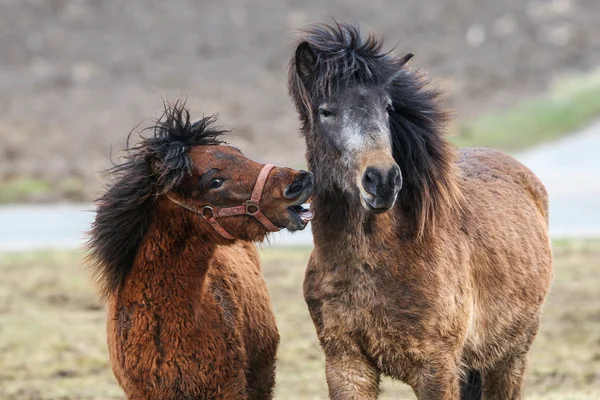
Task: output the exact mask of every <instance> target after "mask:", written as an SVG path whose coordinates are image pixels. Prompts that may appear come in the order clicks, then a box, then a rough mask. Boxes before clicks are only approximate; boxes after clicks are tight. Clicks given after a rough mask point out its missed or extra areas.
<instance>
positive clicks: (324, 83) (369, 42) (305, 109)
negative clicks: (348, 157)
mask: <svg viewBox="0 0 600 400" xmlns="http://www.w3.org/2000/svg"><path fill="white" fill-rule="evenodd" d="M301 46H309V48H310V50H311V51H312V54H313V55H312V57H313V60H314V70H313V71H311V72H310V73H311V76H310V79H308V80H307V79H306V78H305V77H303V76H301V73H302V71H300V73H299V68H301V66H299V65H298V64H297V61H298V60H296V57H295V56H294V57H293V58H292V60H291V62H290V65H289V75H288V87H289V92H290V96H291V97H292V99H293V101H294V104H295V106H296V109H297V111H298V113H299V115H300V119H301V122H302V131H303V133H304V134H307V133H308V132H309V131H310V129H312V126H311V125H312V122H311V121H312V116H313V113H314V110H313V101H314V99H316V98H317V97H319V96H328V95H331V94H332V93H334V92H335V90H337V89H340V88H344V87H349V86H351V85H357V84H374V85H378V86H381V87H383V88H384V89H385V90H386V91H387V92H388V94H389V95H390V98H391V99H392V103H393V109H394V111H392V112H391V113H390V128H391V133H392V151H393V157H394V159H395V161H396V162H397V163H398V165H399V166H400V169H401V171H402V177H403V181H404V187H403V188H402V190H401V191H400V194H399V199H398V204H399V206H400V207H402V208H403V209H404V211H405V213H406V214H407V215H408V216H409V217H411V219H412V220H413V221H414V223H415V229H416V232H417V234H419V235H421V234H422V233H423V232H424V230H425V228H426V227H431V228H433V226H434V225H435V221H436V219H439V218H440V217H442V216H443V214H445V211H446V210H448V209H450V208H453V207H454V206H456V204H457V203H458V201H459V197H460V190H459V188H458V184H457V179H456V166H455V164H454V160H455V150H454V148H453V147H452V146H451V145H450V144H449V143H448V142H447V140H446V139H445V138H444V131H445V126H446V123H447V122H448V120H449V113H448V112H446V111H445V110H443V109H442V107H441V104H440V97H441V93H440V92H439V91H438V90H436V89H435V88H433V87H432V86H431V85H430V83H429V81H428V80H427V79H426V77H425V74H423V73H421V72H419V71H416V72H415V71H412V70H410V69H408V68H407V67H406V65H405V64H406V63H407V61H408V60H410V58H412V56H413V55H412V54H411V53H409V54H407V55H405V56H403V57H398V56H395V55H394V54H393V53H392V52H391V51H389V52H383V51H382V48H383V42H382V40H381V39H380V38H377V37H375V36H373V35H372V34H370V35H368V36H367V37H366V39H365V38H363V37H362V36H361V33H360V30H359V28H358V27H356V26H352V25H347V24H341V23H337V22H334V23H333V24H315V25H313V26H311V27H309V28H307V29H305V30H303V31H302V32H301V33H300V41H299V46H298V49H300V48H301ZM313 151H315V150H314V149H313Z"/></svg>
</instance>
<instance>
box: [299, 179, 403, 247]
mask: <svg viewBox="0 0 600 400" xmlns="http://www.w3.org/2000/svg"><path fill="white" fill-rule="evenodd" d="M311 209H312V210H313V212H314V215H315V216H314V219H313V221H312V222H311V224H312V231H313V235H314V242H315V247H316V248H317V249H320V250H322V251H324V252H325V253H331V254H340V253H342V251H340V250H342V249H343V253H345V254H347V255H348V256H350V257H351V258H356V256H357V255H360V254H367V253H371V254H372V252H373V251H386V250H387V249H388V248H389V244H390V243H394V242H397V241H398V240H403V239H406V240H408V239H411V238H412V237H413V236H414V235H413V233H412V232H413V230H412V229H409V225H408V222H409V221H408V218H407V217H406V216H405V215H404V214H403V212H402V210H401V209H400V208H399V207H394V208H393V209H391V210H389V211H387V212H385V213H382V214H373V213H369V212H367V211H366V210H365V209H364V208H363V206H362V205H361V204H360V201H359V200H358V199H354V198H353V197H352V196H351V195H350V194H345V193H341V192H338V191H335V192H331V191H320V192H318V193H317V194H315V196H314V197H313V200H312V203H311Z"/></svg>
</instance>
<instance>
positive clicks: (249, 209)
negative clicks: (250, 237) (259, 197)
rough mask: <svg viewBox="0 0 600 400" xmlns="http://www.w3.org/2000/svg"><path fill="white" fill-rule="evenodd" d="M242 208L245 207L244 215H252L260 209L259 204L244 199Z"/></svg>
mask: <svg viewBox="0 0 600 400" xmlns="http://www.w3.org/2000/svg"><path fill="white" fill-rule="evenodd" d="M244 208H245V209H246V215H251V216H253V215H254V214H256V213H257V212H259V211H260V206H259V205H258V204H256V203H255V202H253V201H252V200H246V201H245V202H244Z"/></svg>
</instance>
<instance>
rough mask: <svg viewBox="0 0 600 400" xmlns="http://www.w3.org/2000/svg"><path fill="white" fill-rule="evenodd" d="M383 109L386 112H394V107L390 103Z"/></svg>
mask: <svg viewBox="0 0 600 400" xmlns="http://www.w3.org/2000/svg"><path fill="white" fill-rule="evenodd" d="M385 109H386V110H387V112H392V111H394V106H393V105H392V103H388V105H387V106H386V107H385Z"/></svg>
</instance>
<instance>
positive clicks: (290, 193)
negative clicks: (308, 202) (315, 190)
mask: <svg viewBox="0 0 600 400" xmlns="http://www.w3.org/2000/svg"><path fill="white" fill-rule="evenodd" d="M311 176H312V173H310V172H306V171H299V173H298V174H297V175H296V176H295V177H294V181H293V182H292V183H291V184H289V185H288V187H287V188H285V191H284V196H285V197H286V198H288V199H293V198H294V197H297V196H298V195H300V193H301V192H302V190H303V189H304V186H305V184H306V182H307V181H309V180H310V178H311Z"/></svg>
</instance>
